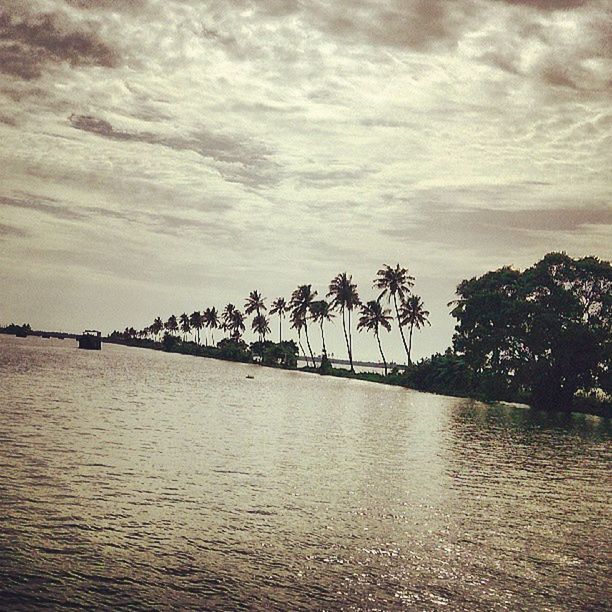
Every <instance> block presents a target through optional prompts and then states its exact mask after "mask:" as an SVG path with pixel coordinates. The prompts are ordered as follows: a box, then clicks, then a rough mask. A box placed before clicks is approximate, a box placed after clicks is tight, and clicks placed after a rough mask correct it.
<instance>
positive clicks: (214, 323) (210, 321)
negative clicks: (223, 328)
mask: <svg viewBox="0 0 612 612" xmlns="http://www.w3.org/2000/svg"><path fill="white" fill-rule="evenodd" d="M228 306H229V304H228ZM203 319H204V323H205V324H206V327H208V328H209V329H210V335H211V339H212V343H213V345H214V344H215V329H217V328H218V327H219V326H220V320H219V313H218V312H217V309H216V308H215V307H214V306H213V307H212V308H207V309H206V310H205V311H204V315H203Z"/></svg>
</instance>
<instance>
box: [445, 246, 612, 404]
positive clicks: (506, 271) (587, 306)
mask: <svg viewBox="0 0 612 612" xmlns="http://www.w3.org/2000/svg"><path fill="white" fill-rule="evenodd" d="M611 292H612V267H611V266H610V263H609V262H604V261H600V260H599V259H597V258H595V257H585V258H583V259H572V258H571V257H569V256H568V255H566V254H565V253H549V254H548V255H546V256H545V257H544V258H543V259H542V260H541V261H539V262H538V263H536V264H535V265H534V266H532V267H531V268H529V269H527V270H525V271H524V272H522V273H521V272H519V271H517V270H513V269H512V268H509V267H505V268H501V269H499V270H496V271H495V272H488V273H487V274H484V275H483V276H481V277H479V278H472V279H470V280H465V281H463V282H462V283H460V284H459V286H458V287H457V294H458V299H457V300H456V301H455V302H454V303H453V305H454V308H453V310H452V312H451V314H452V315H453V316H454V317H455V318H456V319H457V321H458V324H457V326H456V328H455V329H456V333H455V335H454V337H453V346H454V348H455V350H456V352H457V353H458V354H459V355H463V356H464V357H465V360H466V362H467V363H468V365H469V366H470V367H471V368H472V370H473V371H474V375H475V379H476V382H477V384H479V385H480V387H481V388H487V387H490V388H489V389H488V391H489V393H490V394H491V395H493V394H495V395H497V396H500V395H504V394H505V395H508V396H512V395H514V394H516V393H521V392H523V393H526V394H528V396H529V398H530V402H531V404H532V405H534V406H536V407H540V408H546V409H562V410H570V409H571V406H572V402H573V399H574V396H575V394H576V392H577V391H578V390H585V391H588V390H590V389H592V388H595V387H598V386H599V387H601V388H604V389H605V387H606V385H609V377H610V369H609V364H610V361H611V359H612V341H611V337H612V330H611V327H610V326H611V313H612V298H611ZM606 381H608V382H606Z"/></svg>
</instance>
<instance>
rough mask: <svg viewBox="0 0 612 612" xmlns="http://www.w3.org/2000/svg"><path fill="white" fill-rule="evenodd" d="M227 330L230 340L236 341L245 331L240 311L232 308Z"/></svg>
mask: <svg viewBox="0 0 612 612" xmlns="http://www.w3.org/2000/svg"><path fill="white" fill-rule="evenodd" d="M228 329H229V330H230V332H231V337H232V340H235V341H238V340H240V337H241V336H242V332H244V330H245V325H244V315H243V314H242V312H240V310H238V309H237V308H234V309H233V310H232V314H231V319H230V322H229V324H228Z"/></svg>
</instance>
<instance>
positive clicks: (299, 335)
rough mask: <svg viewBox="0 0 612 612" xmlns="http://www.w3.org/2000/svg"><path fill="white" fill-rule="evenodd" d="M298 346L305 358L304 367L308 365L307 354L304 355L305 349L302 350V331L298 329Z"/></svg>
mask: <svg viewBox="0 0 612 612" xmlns="http://www.w3.org/2000/svg"><path fill="white" fill-rule="evenodd" d="M298 346H299V347H300V351H302V355H304V358H305V359H306V367H308V366H309V363H308V355H306V351H305V350H304V347H303V346H302V332H300V331H299V330H298Z"/></svg>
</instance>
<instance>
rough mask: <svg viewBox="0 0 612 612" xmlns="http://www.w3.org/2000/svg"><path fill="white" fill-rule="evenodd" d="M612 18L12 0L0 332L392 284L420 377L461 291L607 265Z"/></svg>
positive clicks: (336, 345)
mask: <svg viewBox="0 0 612 612" xmlns="http://www.w3.org/2000/svg"><path fill="white" fill-rule="evenodd" d="M609 7H610V5H609V3H608V2H607V1H605V0H602V1H599V0H452V1H448V2H446V1H444V0H326V1H320V0H303V1H291V0H261V1H259V2H255V1H248V0H223V1H221V0H219V1H210V2H206V1H201V2H196V1H195V0H194V1H192V2H188V1H181V2H180V1H172V0H159V1H155V0H132V1H129V2H128V1H127V0H126V1H119V0H117V1H113V0H91V1H89V0H65V1H62V0H45V1H38V0H27V1H25V0H24V1H19V2H15V1H14V0H8V1H7V0H3V1H2V3H1V4H0V143H1V146H0V210H1V211H2V215H1V217H0V287H1V290H0V323H4V324H6V323H8V322H11V321H17V322H22V321H29V322H30V323H31V324H32V326H33V327H35V328H51V329H67V330H75V331H79V330H81V329H83V328H85V327H96V328H99V329H102V330H104V331H109V330H112V329H114V328H117V329H123V328H124V327H125V326H126V325H134V326H135V327H144V326H145V325H148V324H150V323H151V322H152V320H153V318H154V317H156V316H158V315H159V316H161V317H162V318H164V319H165V318H167V317H168V315H170V314H172V313H175V314H177V315H179V314H181V313H182V312H184V311H186V312H187V313H190V312H192V311H193V310H195V309H198V310H201V309H204V308H205V307H207V306H216V307H217V308H219V309H221V308H222V307H223V306H224V305H225V304H226V303H227V302H228V301H231V302H233V303H235V304H238V305H240V306H242V304H243V302H244V298H245V296H246V295H247V294H248V292H249V291H250V290H252V289H259V290H260V291H262V292H263V294H264V295H265V296H266V297H268V298H274V297H277V296H279V295H284V296H286V297H289V295H290V293H291V291H292V290H293V289H294V288H295V287H296V286H297V285H298V284H302V283H312V284H313V287H314V288H315V289H316V290H318V291H319V294H320V295H322V294H324V293H325V292H326V287H327V285H328V283H329V280H330V279H331V278H332V277H333V276H334V275H336V274H337V273H338V272H342V271H347V272H348V273H350V274H353V277H354V279H355V280H356V281H357V283H358V286H359V290H360V294H361V297H362V298H363V299H371V298H373V297H375V293H374V290H373V289H372V279H373V277H374V276H375V273H376V270H377V269H378V268H379V267H381V265H382V264H383V263H389V264H392V265H394V264H396V263H397V262H400V263H401V264H402V265H403V266H405V267H407V268H408V269H409V270H410V272H411V273H412V274H413V275H414V276H415V277H416V285H415V288H414V290H415V292H416V293H418V294H419V295H421V296H422V297H423V299H424V301H425V306H426V308H428V310H429V311H430V312H431V317H430V318H431V323H432V327H431V328H430V329H427V330H425V331H423V332H421V333H420V334H419V335H418V337H417V338H416V339H415V352H416V355H417V356H423V355H428V354H431V352H433V351H443V350H444V348H445V347H446V346H448V344H449V343H450V339H451V335H452V329H453V320H452V319H451V318H450V316H449V315H448V308H447V306H446V304H447V302H448V301H449V300H451V299H452V298H453V295H454V288H455V286H456V285H457V283H458V282H459V281H461V280H462V279H463V278H469V277H472V276H474V275H479V274H482V273H484V272H486V271H487V270H490V269H495V268H497V267H500V266H502V265H505V264H512V265H515V266H517V267H521V268H522V267H526V266H528V265H530V264H532V263H533V262H535V261H537V260H538V259H540V258H541V257H542V256H543V255H544V254H545V253H546V252H548V251H551V250H565V251H567V252H568V253H569V254H570V255H572V256H583V255H596V256H599V257H603V258H606V259H609V258H610V256H611V245H612V239H611V238H612V231H611V229H610V228H611V223H612V208H611V206H610V202H611V198H610V192H611V185H612V181H611V178H612V177H611V170H610V168H612V159H611V151H612V138H611V133H612V130H611V128H612V119H611V111H610V108H611V104H610V103H611V96H610V94H611V92H612V86H611V80H612V70H611V47H610V45H611V43H610V41H611V40H612V26H611V23H612V17H611V12H610V8H609ZM332 327H335V328H336V329H335V331H334V330H333V329H331V328H330V338H331V340H330V344H331V346H330V348H331V350H332V351H333V352H335V353H336V354H338V355H340V354H343V348H342V340H341V335H340V333H339V332H338V329H339V325H338V323H336V325H335V326H332ZM273 330H274V331H276V326H275V325H274V326H273ZM383 343H384V345H385V346H386V347H387V349H388V353H389V355H388V356H389V357H390V358H392V359H397V360H400V359H401V357H402V352H401V345H400V343H399V339H398V335H397V333H396V332H394V333H393V334H391V335H389V336H384V337H383ZM317 345H318V343H317ZM356 355H357V357H358V358H372V357H375V356H376V345H375V342H374V339H373V338H372V337H371V336H369V337H367V336H364V335H363V334H362V335H361V336H360V337H358V338H357V345H356Z"/></svg>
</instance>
